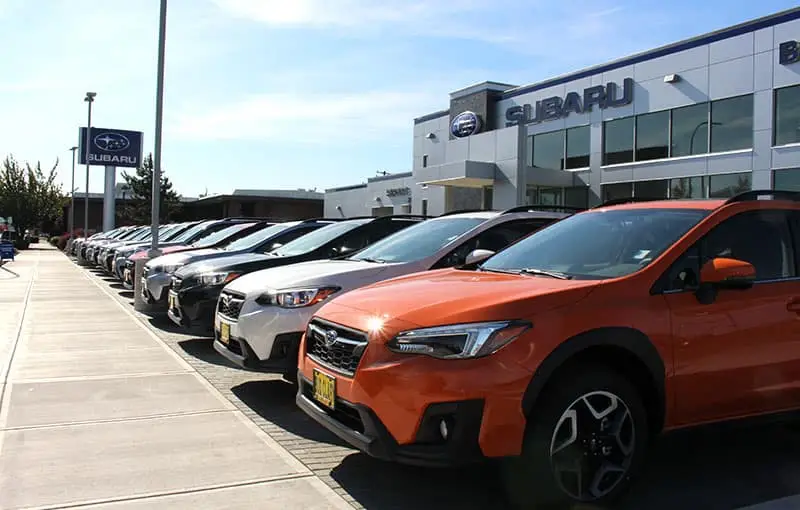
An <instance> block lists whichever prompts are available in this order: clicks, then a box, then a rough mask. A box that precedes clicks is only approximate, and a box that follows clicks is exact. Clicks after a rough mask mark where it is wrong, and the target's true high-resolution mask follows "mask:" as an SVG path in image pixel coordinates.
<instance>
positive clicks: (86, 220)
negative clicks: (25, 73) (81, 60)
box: [83, 92, 97, 238]
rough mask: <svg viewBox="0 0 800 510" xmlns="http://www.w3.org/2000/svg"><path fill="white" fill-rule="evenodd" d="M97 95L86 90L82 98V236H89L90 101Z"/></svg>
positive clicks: (92, 101)
mask: <svg viewBox="0 0 800 510" xmlns="http://www.w3.org/2000/svg"><path fill="white" fill-rule="evenodd" d="M96 96H97V92H87V93H86V97H84V98H83V100H84V101H86V102H87V103H88V106H89V116H88V119H87V121H86V137H85V138H84V140H83V143H84V147H83V154H84V156H85V157H86V196H84V200H83V237H84V238H87V237H89V147H90V146H91V140H90V138H91V135H92V103H94V98H95V97H96Z"/></svg>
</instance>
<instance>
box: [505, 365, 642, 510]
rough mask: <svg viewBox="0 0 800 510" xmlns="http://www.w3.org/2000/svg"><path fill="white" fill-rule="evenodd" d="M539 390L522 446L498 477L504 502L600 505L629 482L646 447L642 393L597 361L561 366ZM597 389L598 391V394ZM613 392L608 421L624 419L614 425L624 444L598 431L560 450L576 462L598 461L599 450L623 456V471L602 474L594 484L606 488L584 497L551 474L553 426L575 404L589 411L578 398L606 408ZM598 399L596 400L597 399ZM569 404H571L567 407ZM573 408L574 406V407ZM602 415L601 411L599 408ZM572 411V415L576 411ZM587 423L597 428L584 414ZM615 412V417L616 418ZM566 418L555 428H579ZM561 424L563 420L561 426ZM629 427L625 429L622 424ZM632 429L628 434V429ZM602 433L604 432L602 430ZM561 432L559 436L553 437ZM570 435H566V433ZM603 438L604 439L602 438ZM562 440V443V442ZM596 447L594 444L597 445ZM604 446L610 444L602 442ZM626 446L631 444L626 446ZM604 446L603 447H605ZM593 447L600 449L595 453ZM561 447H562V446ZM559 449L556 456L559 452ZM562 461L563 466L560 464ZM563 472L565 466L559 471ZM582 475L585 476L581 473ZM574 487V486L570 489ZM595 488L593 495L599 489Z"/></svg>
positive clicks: (525, 505)
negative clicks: (614, 406) (503, 489)
mask: <svg viewBox="0 0 800 510" xmlns="http://www.w3.org/2000/svg"><path fill="white" fill-rule="evenodd" d="M543 391H544V392H545V393H543V394H542V395H541V396H540V397H539V401H538V402H537V404H536V406H535V407H534V409H533V411H532V412H531V415H530V416H529V418H528V426H527V429H526V431H525V439H524V444H523V449H522V454H521V455H520V456H519V457H517V458H514V459H510V460H509V461H508V462H507V463H506V464H505V466H504V481H505V484H506V488H507V491H508V497H509V502H510V503H511V505H512V506H513V507H514V508H519V509H520V510H523V509H524V510H533V509H536V510H539V509H542V508H565V507H566V508H575V505H582V506H580V508H587V507H588V508H604V507H606V506H607V505H609V504H611V503H612V502H613V501H615V500H616V499H618V498H619V497H620V496H621V495H622V494H623V493H624V492H625V491H626V490H627V489H628V487H630V485H631V481H632V480H633V478H634V477H635V476H636V475H637V474H638V473H639V471H641V467H642V465H643V463H644V459H645V455H646V450H647V448H648V445H649V441H650V432H649V430H648V422H647V411H646V410H645V407H644V405H643V404H642V398H641V396H640V394H639V392H638V391H637V390H636V388H635V387H634V386H633V384H631V382H630V381H628V380H627V379H626V378H625V377H623V376H621V375H619V374H617V373H616V372H614V371H612V370H610V369H609V368H606V367H604V366H598V365H579V366H573V367H570V368H569V369H567V370H565V371H564V372H563V373H561V374H558V375H557V376H556V379H555V380H553V381H552V382H551V383H548V384H547V386H546V388H545V389H544V390H543ZM600 392H602V393H600ZM609 394H610V395H614V396H616V397H617V398H618V399H619V401H618V403H617V409H618V411H615V412H614V413H612V414H610V415H609V416H611V417H612V418H613V419H614V424H616V423H617V420H619V423H623V422H627V423H624V424H623V425H620V427H625V430H624V434H621V435H620V437H622V436H624V437H625V438H626V440H625V443H626V444H625V447H626V448H625V449H624V450H628V452H629V453H628V454H627V455H626V454H625V451H624V450H623V448H622V447H618V446H617V445H621V444H622V441H615V440H614V439H609V438H608V437H606V436H603V438H605V439H600V440H594V441H593V440H591V439H589V440H588V442H589V445H586V444H584V442H585V441H587V440H585V439H580V438H581V437H586V436H584V435H580V436H578V439H577V440H575V441H574V442H573V443H572V446H571V448H572V449H571V450H569V451H568V452H565V454H566V453H569V454H570V455H577V456H578V458H579V459H580V460H579V461H578V462H586V461H587V460H589V461H590V462H592V461H593V462H602V461H604V460H605V459H603V455H612V459H613V460H617V459H619V458H621V457H624V458H625V461H624V462H622V463H620V465H624V466H625V469H626V470H625V472H624V474H617V473H616V472H615V473H608V474H607V475H606V477H605V478H602V480H605V481H606V482H605V483H604V484H601V483H600V482H598V487H601V486H602V488H603V491H605V490H606V489H607V492H606V493H603V494H601V495H599V496H596V495H591V494H586V491H585V492H584V497H582V498H580V497H575V496H574V495H572V494H570V493H569V492H568V491H569V489H564V488H563V486H566V485H570V487H571V488H573V489H574V488H575V487H573V486H572V485H571V484H567V483H565V484H563V485H562V484H561V483H560V482H559V479H565V478H564V477H563V476H562V477H557V476H556V474H555V469H554V467H553V466H554V463H553V461H552V460H551V446H553V445H554V444H556V445H557V442H556V437H554V434H555V432H556V426H557V425H559V422H560V420H561V418H562V415H564V414H565V413H566V412H567V411H568V410H570V409H577V410H579V409H580V406H584V407H585V409H586V410H587V411H584V412H582V415H586V413H587V412H590V411H589V407H588V405H585V402H587V401H586V400H583V399H582V398H581V397H583V396H586V395H590V397H589V399H590V400H592V401H594V400H593V399H600V400H599V401H602V400H603V399H607V401H608V408H609V409H610V408H611V407H612V404H611V401H612V399H611V397H609V396H608V395H609ZM599 401H598V402H599ZM619 402H622V404H624V406H625V407H627V410H628V411H629V414H628V418H624V417H621V416H623V415H624V414H625V413H624V409H623V408H622V406H621V405H620V404H619ZM573 404H575V405H576V407H572V406H573ZM576 412H577V411H576ZM600 414H602V413H600ZM576 416H577V415H576ZM587 416H588V417H589V418H592V419H588V420H584V422H586V423H587V427H589V428H591V427H593V426H595V424H596V426H597V427H598V428H599V427H601V426H603V425H601V421H602V420H597V419H595V418H593V416H591V413H590V414H589V415H587ZM617 416H620V417H619V418H617ZM580 421H581V420H580V418H576V419H575V422H574V423H579V422H580ZM608 422H609V420H606V423H605V426H606V427H608V429H609V430H610V428H611V426H613V425H614V424H611V425H609V423H608ZM572 423H573V422H572V421H569V420H565V421H564V422H562V423H561V426H560V427H559V431H563V430H564V428H565V427H566V428H567V429H569V430H573V429H577V428H580V427H581V425H580V424H579V425H578V426H577V427H572ZM565 424H566V425H565ZM628 427H630V429H629V428H628ZM630 430H633V434H630ZM606 434H607V433H606ZM559 437H563V436H559ZM570 437H571V436H570ZM602 441H605V442H602ZM563 442H566V440H565V441H563ZM598 442H599V444H600V446H597V444H598ZM602 445H610V446H602ZM631 446H632V449H631V448H630V447H631ZM606 448H609V450H606ZM613 448H618V450H619V451H618V452H615V453H613V454H606V453H604V452H606V451H611V450H610V449H613ZM598 449H599V450H600V453H599V455H598ZM565 450H566V449H565ZM575 451H580V452H582V453H578V454H575V453H573V452H575ZM565 454H561V455H565ZM565 465H569V464H568V463H565ZM565 472H566V471H565ZM585 478H586V479H588V478H589V477H585ZM573 492H574V491H573ZM599 492H600V491H598V493H597V494H599Z"/></svg>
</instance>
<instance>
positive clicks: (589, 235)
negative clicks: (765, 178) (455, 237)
mask: <svg viewBox="0 0 800 510" xmlns="http://www.w3.org/2000/svg"><path fill="white" fill-rule="evenodd" d="M707 214H708V211H705V210H696V209H618V210H607V211H598V212H590V213H584V214H576V215H574V216H571V217H569V218H566V219H564V220H562V221H559V222H557V223H554V224H553V225H551V226H549V227H547V228H544V229H542V230H540V231H538V232H536V233H534V234H532V235H530V236H529V237H527V238H525V239H523V240H522V241H520V242H518V243H516V244H514V245H512V246H510V247H509V248H507V249H506V250H504V251H501V252H500V253H498V254H497V255H495V256H493V257H491V258H490V259H488V260H487V261H486V262H485V263H484V264H483V265H482V266H481V269H485V270H489V271H491V270H496V271H504V272H506V271H513V272H517V271H521V270H538V271H550V272H553V273H563V275H566V276H567V277H573V278H579V279H581V278H583V279H605V278H617V277H620V276H625V275H627V274H630V273H634V272H636V271H638V270H639V269H641V268H643V267H645V266H647V265H648V264H649V263H650V262H652V261H653V260H655V259H656V258H657V257H658V256H659V255H661V253H662V252H663V251H664V250H666V249H667V248H668V247H669V246H671V245H672V244H673V243H674V242H675V241H677V240H678V239H680V237H681V236H683V235H684V234H685V233H686V232H687V231H689V229H690V228H692V227H693V226H694V225H696V224H697V223H698V222H699V221H700V220H702V219H703V218H704V217H705V216H706V215H707Z"/></svg>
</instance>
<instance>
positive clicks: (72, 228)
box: [69, 147, 78, 239]
mask: <svg viewBox="0 0 800 510" xmlns="http://www.w3.org/2000/svg"><path fill="white" fill-rule="evenodd" d="M69 150H71V151H72V187H71V188H70V192H69V238H70V239H72V238H73V237H75V151H76V150H78V147H70V149H69Z"/></svg>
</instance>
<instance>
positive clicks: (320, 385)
mask: <svg viewBox="0 0 800 510" xmlns="http://www.w3.org/2000/svg"><path fill="white" fill-rule="evenodd" d="M314 399H315V400H316V401H317V402H319V403H320V404H322V405H324V406H326V407H330V408H331V409H333V408H334V407H335V406H336V379H335V378H334V377H331V376H329V375H328V374H324V373H322V372H320V371H319V370H314Z"/></svg>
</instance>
